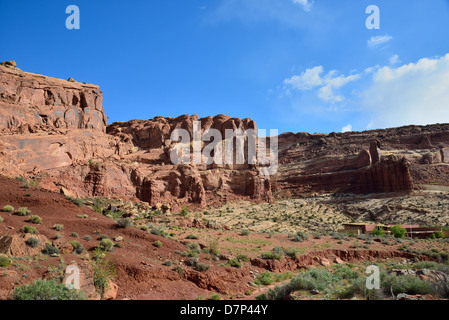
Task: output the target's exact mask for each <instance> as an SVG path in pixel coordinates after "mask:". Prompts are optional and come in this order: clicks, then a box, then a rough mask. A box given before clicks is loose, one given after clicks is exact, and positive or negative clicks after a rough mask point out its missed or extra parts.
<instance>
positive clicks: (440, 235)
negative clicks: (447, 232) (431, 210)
mask: <svg viewBox="0 0 449 320" xmlns="http://www.w3.org/2000/svg"><path fill="white" fill-rule="evenodd" d="M434 235H435V239H441V238H443V237H444V235H443V232H441V231H437V232H435V233H434Z"/></svg>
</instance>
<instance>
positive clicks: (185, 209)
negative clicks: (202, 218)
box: [179, 206, 189, 216]
mask: <svg viewBox="0 0 449 320" xmlns="http://www.w3.org/2000/svg"><path fill="white" fill-rule="evenodd" d="M179 214H180V215H181V216H186V215H188V214H189V210H187V206H184V207H182V210H181V212H180V213H179Z"/></svg>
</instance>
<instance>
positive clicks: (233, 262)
mask: <svg viewBox="0 0 449 320" xmlns="http://www.w3.org/2000/svg"><path fill="white" fill-rule="evenodd" d="M228 265H229V266H230V267H234V268H239V269H240V268H241V267H242V264H241V263H240V261H239V260H237V258H232V259H231V260H229V261H228Z"/></svg>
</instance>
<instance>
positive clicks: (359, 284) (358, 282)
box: [338, 277, 384, 300]
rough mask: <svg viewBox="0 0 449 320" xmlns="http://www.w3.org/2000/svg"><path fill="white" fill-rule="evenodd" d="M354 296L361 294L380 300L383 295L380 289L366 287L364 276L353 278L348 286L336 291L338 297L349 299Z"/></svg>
mask: <svg viewBox="0 0 449 320" xmlns="http://www.w3.org/2000/svg"><path fill="white" fill-rule="evenodd" d="M354 296H361V297H363V298H365V299H369V300H381V299H382V298H383V297H384V295H383V292H382V290H376V289H374V290H370V289H368V288H367V287H366V278H365V277H359V278H357V279H354V280H353V281H351V284H350V285H349V286H347V287H345V288H343V289H342V290H341V291H340V292H339V293H338V297H339V298H340V299H351V298H353V297H354Z"/></svg>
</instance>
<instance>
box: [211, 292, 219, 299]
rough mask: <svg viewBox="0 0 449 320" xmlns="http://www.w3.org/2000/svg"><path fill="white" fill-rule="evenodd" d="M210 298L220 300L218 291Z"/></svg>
mask: <svg viewBox="0 0 449 320" xmlns="http://www.w3.org/2000/svg"><path fill="white" fill-rule="evenodd" d="M210 298H211V300H220V299H221V298H220V295H219V294H218V293H214V294H213V295H212V297H210Z"/></svg>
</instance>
